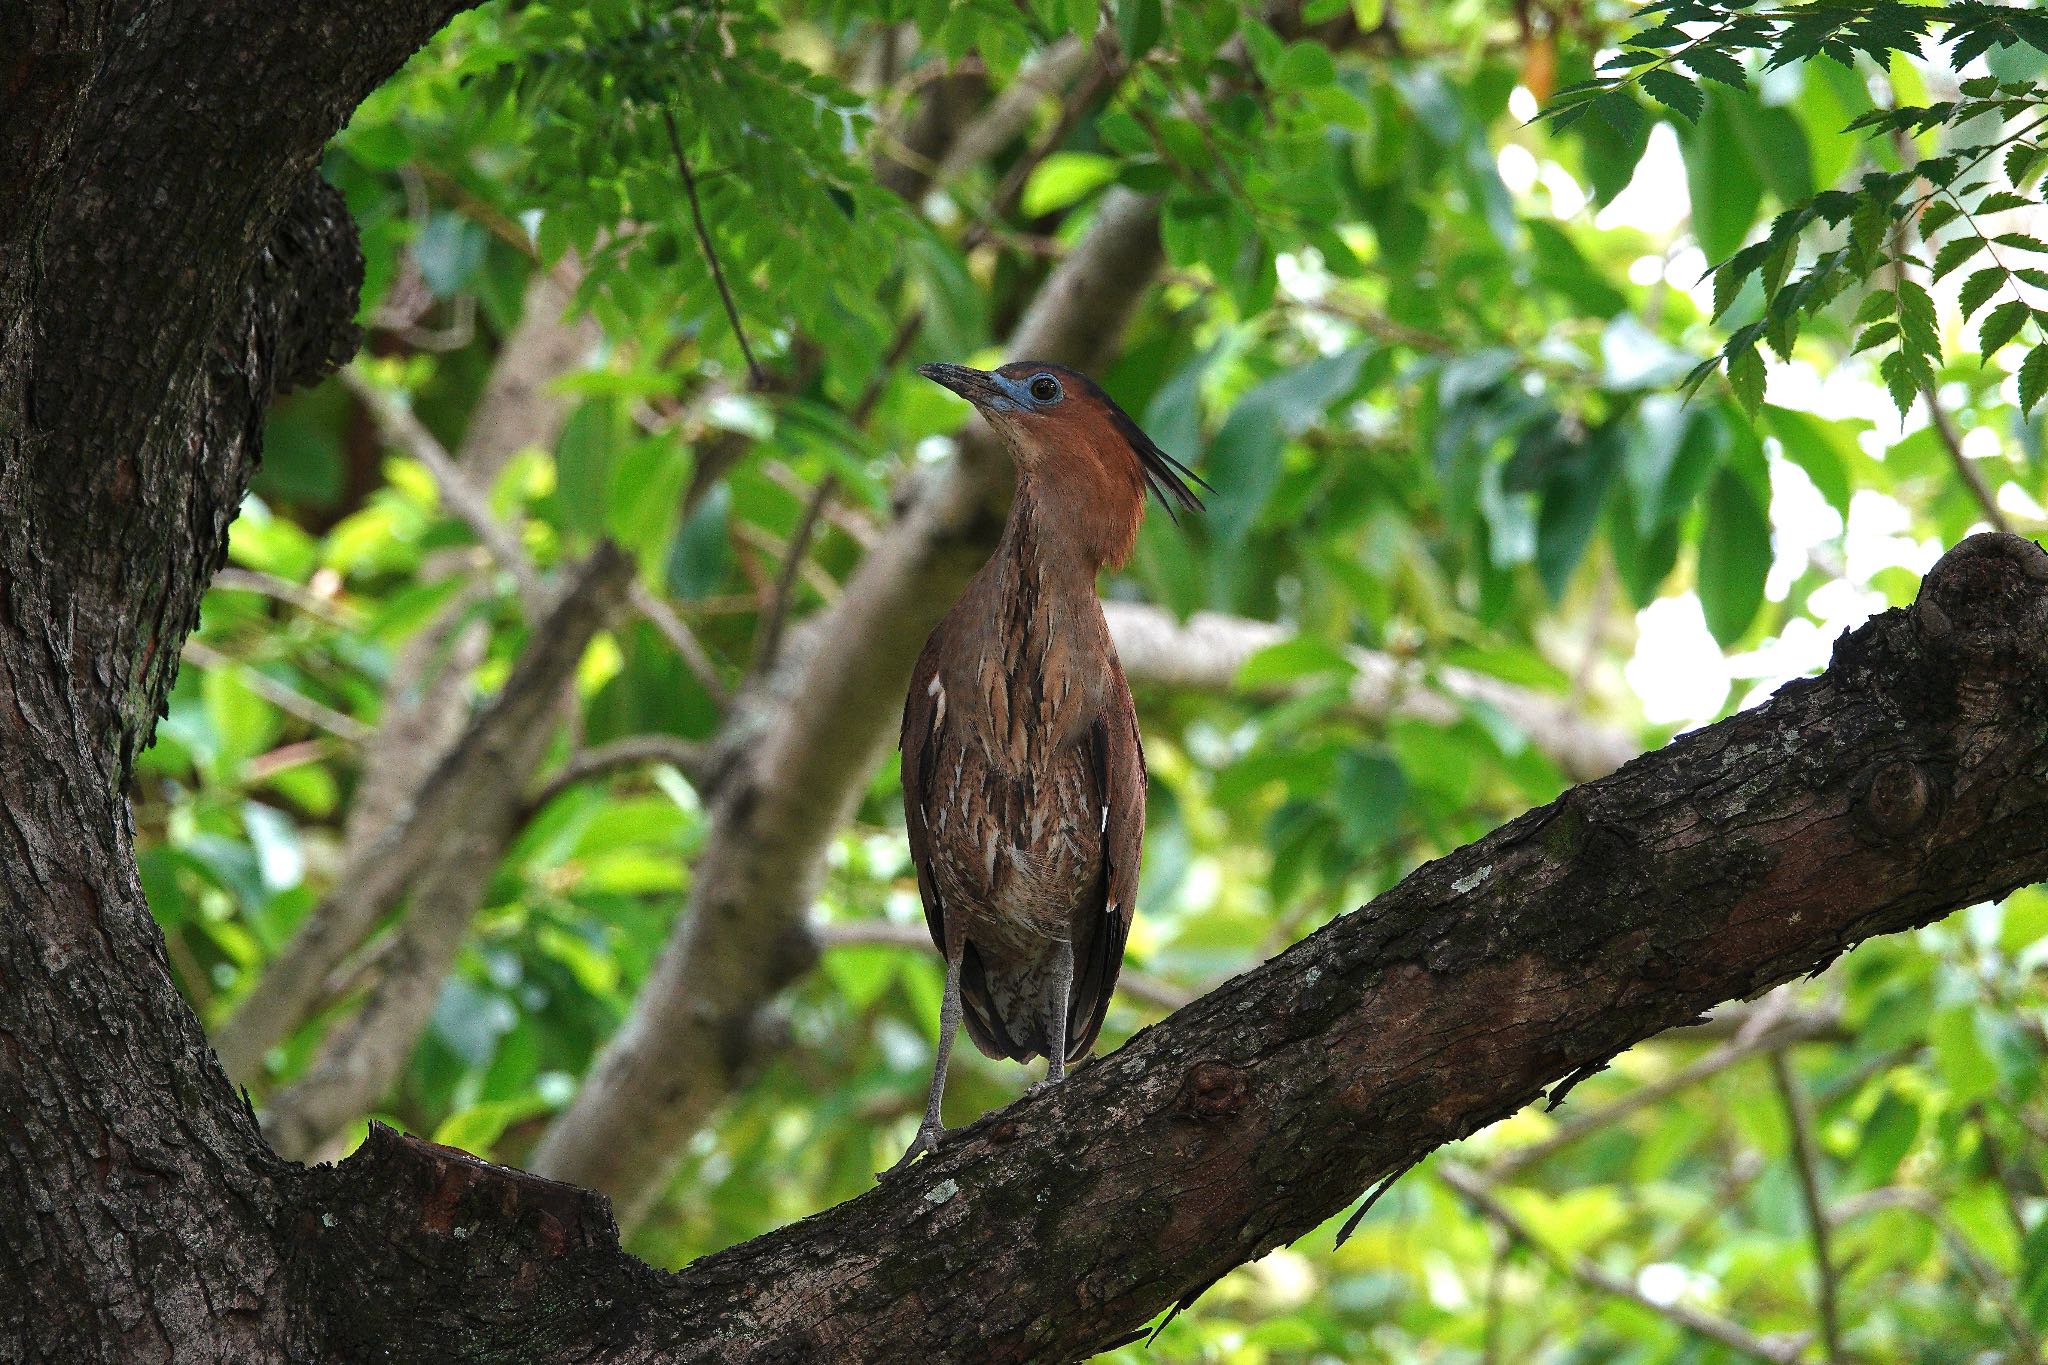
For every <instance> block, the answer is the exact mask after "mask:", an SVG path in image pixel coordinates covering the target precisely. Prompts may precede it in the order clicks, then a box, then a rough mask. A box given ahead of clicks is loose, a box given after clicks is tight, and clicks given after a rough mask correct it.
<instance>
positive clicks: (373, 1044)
mask: <svg viewBox="0 0 2048 1365" xmlns="http://www.w3.org/2000/svg"><path fill="white" fill-rule="evenodd" d="M631 574H632V562H631V561H630V560H628V559H627V558H626V556H625V555H623V554H621V553H620V552H619V551H618V550H616V549H615V548H613V547H612V546H610V545H608V544H607V545H604V546H601V547H599V549H598V550H597V551H596V553H594V554H593V555H591V557H590V558H589V559H588V560H587V561H585V563H584V564H583V565H582V566H581V567H580V568H579V569H578V571H577V572H576V574H575V576H574V577H573V578H572V579H571V580H570V583H569V585H568V587H567V589H566V590H565V591H564V592H563V594H562V596H561V598H560V600H559V601H558V602H556V604H555V606H554V607H553V609H552V610H550V611H549V612H548V614H547V616H546V617H545V618H543V619H542V621H541V622H540V623H539V624H538V625H537V626H535V627H534V631H533V636H532V638H531V639H530V640H529V641H528V642H527V645H526V648H525V649H524V650H522V651H521V652H520V655H519V659H518V662H517V663H515V664H514V665H513V668H512V675H511V676H510V677H509V678H507V679H506V680H505V687H504V690H503V691H502V692H501V693H500V694H499V696H498V697H497V699H496V701H495V702H494V703H493V704H492V706H491V707H490V708H489V709H488V710H486V711H485V712H484V714H483V715H482V716H480V717H479V718H478V724H477V726H475V727H473V728H472V730H471V732H470V734H469V735H467V736H465V738H464V741H463V743H462V745H461V747H460V748H458V749H457V751H456V756H457V757H458V758H466V759H467V760H468V761H467V762H466V763H463V764H462V765H461V766H460V767H459V768H458V769H455V770H454V771H453V772H452V773H450V770H449V769H447V768H444V769H443V770H442V773H449V774H450V775H449V776H447V777H443V776H442V773H437V774H436V778H437V780H438V781H439V784H440V787H439V793H440V795H441V798H442V804H443V805H444V806H447V807H452V808H454V809H456V810H458V811H459V812H460V816H459V818H458V819H455V820H450V821H447V822H445V823H441V824H440V825H438V827H437V830H436V837H435V838H434V840H433V842H432V843H431V844H430V845H428V846H427V847H425V848H424V849H422V850H420V851H419V853H418V855H417V856H416V857H415V858H414V859H413V860H412V863H413V865H412V866H411V867H410V868H408V876H407V880H408V881H409V882H411V883H412V884H413V891H412V898H411V903H410V905H409V906H408V907H407V911H406V914H405V916H404V918H403V919H402V920H401V921H400V923H399V925H398V927H397V928H396V929H395V930H394V931H393V932H394V934H395V935H396V941H395V944H394V947H393V949H392V951H391V952H389V953H387V954H384V955H383V958H382V961H381V964H380V965H381V967H382V971H381V972H380V974H379V976H378V979H377V982H376V984H375V986H373V987H372V988H371V991H370V996H369V999H368V1000H366V1001H365V1002H364V1004H363V1006H362V1008H361V1009H360V1010H358V1011H357V1012H356V1013H355V1014H354V1016H353V1017H351V1018H350V1019H348V1020H347V1021H346V1022H345V1023H343V1024H341V1025H340V1026H338V1027H337V1028H336V1029H334V1030H333V1031H332V1032H331V1033H330V1034H329V1035H328V1036H327V1037H326V1039H324V1040H323V1041H322V1043H321V1046H320V1050H319V1053H318V1054H317V1055H316V1056H315V1058H314V1060H313V1062H312V1064H311V1065H310V1066H308V1067H307V1069H306V1071H305V1073H304V1074H303V1075H301V1076H300V1077H299V1078H298V1079H297V1080H295V1081H294V1082H292V1084H291V1085H289V1086H287V1087H286V1088H285V1089H283V1090H281V1091H279V1092H278V1093H277V1094H276V1095H275V1096H273V1097H272V1098H271V1100H270V1103H269V1104H268V1105H266V1106H265V1112H264V1116H263V1129H264V1133H265V1135H266V1136H267V1137H268V1138H269V1139H270V1142H271V1145H272V1146H273V1147H275V1148H276V1149H277V1150H278V1151H279V1152H280V1153H282V1154H283V1155H285V1156H289V1157H295V1158H296V1157H304V1156H306V1155H308V1154H309V1153H311V1152H312V1151H314V1150H315V1149H316V1148H317V1147H318V1146H319V1145H320V1144H321V1143H322V1142H324V1141H325V1140H327V1139H328V1138H330V1137H332V1136H333V1135H334V1134H335V1133H337V1132H339V1131H340V1130H341V1129H342V1128H344V1127H345V1126H347V1125H348V1124H349V1123H351V1122H353V1121H354V1120H355V1119H357V1118H358V1117H360V1116H361V1115H362V1114H364V1113H366V1112H368V1110H369V1109H370V1108H371V1107H372V1106H374V1105H375V1104H376V1102H377V1100H378V1099H379V1098H380V1097H382V1096H383V1094H384V1092H385V1091H386V1090H388V1089H390V1087H391V1084H392V1082H394V1081H395V1080H396V1079H397V1078H398V1074H399V1072H400V1070H401V1069H403V1067H404V1066H405V1063H406V1059H407V1058H409V1057H411V1056H412V1050H413V1047H414V1046H415V1045H416V1044H417V1043H418V1042H419V1037H420V1034H421V1032H422V1031H424V1030H425V1028H426V1026H427V1020H428V1018H429V1016H431V1015H432V1013H433V1009H434V1001H435V1000H436V999H437V998H438V997H439V996H440V993H441V983H442V982H443V981H444V980H445V979H446V978H447V975H448V972H449V970H450V969H451V968H452V967H453V966H454V965H455V957H456V954H457V953H458V952H460V951H461V948H462V939H463V936H464V935H465V934H466V933H467V932H468V930H469V923H470V920H471V919H472V918H474V917H475V915H476V912H477V909H478V907H479V906H480V905H482V903H483V897H484V892H485V890H486V888H488V887H489V885H490V880H491V875H492V873H493V872H495V871H496V869H497V866H498V863H499V861H500V860H501V859H502V858H503V857H504V853H505V848H506V846H507V845H508V844H510V843H511V841H512V836H513V835H514V834H515V833H516V832H517V831H518V829H519V827H520V824H521V823H522V817H523V816H524V814H525V811H526V802H525V792H526V789H527V787H528V785H529V784H530V782H531V781H532V777H533V773H534V771H535V769H537V768H538V767H539V766H540V762H541V759H542V758H543V757H544V756H545V755H546V753H547V750H548V745H549V742H550V740H551V739H552V737H553V734H554V726H552V725H550V724H547V723H546V722H547V719H548V717H549V716H550V714H551V713H552V712H553V710H554V708H555V705H556V703H557V700H558V699H559V698H560V697H561V695H562V693H563V691H564V689H566V688H567V687H569V686H570V684H571V683H572V682H573V681H574V679H575V676H576V665H577V664H578V663H579V662H580V661H581V660H582V658H583V651H584V650H585V649H586V648H587V647H588V646H589V644H590V641H591V637H593V636H594V635H596V634H597V632H598V631H600V630H602V629H604V628H605V626H606V625H607V624H608V623H609V622H610V620H611V619H612V618H613V617H614V616H615V615H616V614H617V612H618V610H619V608H620V607H621V605H622V604H623V602H624V599H625V589H626V583H627V580H628V578H629V577H630V575H631ZM394 861H395V860H394ZM280 960H282V959H280ZM269 985H270V981H269V978H268V977H266V978H265V979H264V982H263V983H262V985H261V986H260V987H259V989H267V988H269ZM245 1009H246V1006H245ZM240 1017H241V1016H240V1015H239V1014H238V1015H237V1018H240ZM225 1055H226V1052H225V1049H223V1056H225Z"/></svg>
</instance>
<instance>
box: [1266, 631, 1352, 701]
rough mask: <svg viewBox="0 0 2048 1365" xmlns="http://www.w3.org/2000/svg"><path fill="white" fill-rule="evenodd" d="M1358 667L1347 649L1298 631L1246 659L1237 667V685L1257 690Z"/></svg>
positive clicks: (1348, 673)
mask: <svg viewBox="0 0 2048 1365" xmlns="http://www.w3.org/2000/svg"><path fill="white" fill-rule="evenodd" d="M1356 671H1357V666H1356V665H1355V664H1353V663H1352V662H1351V660H1350V658H1349V657H1347V656H1346V655H1345V653H1344V651H1342V650H1340V649H1338V648H1337V646H1335V645H1334V644H1331V643H1330V642H1329V641H1328V640H1325V639H1322V638H1320V637H1318V636H1314V635H1296V636H1294V637H1293V638H1291V639H1287V640H1282V641H1280V642H1279V643H1278V644H1271V645H1267V646H1266V647H1265V648H1264V649H1262V650H1260V651H1258V653H1256V654H1254V655H1252V656H1251V657H1250V658H1249V659H1246V660H1245V661H1244V663H1243V664H1241V665H1239V667H1238V670H1237V678H1236V686H1238V687H1242V688H1245V689H1247V690H1251V691H1256V690H1258V689H1260V688H1267V687H1276V686H1279V685H1280V684H1283V683H1291V682H1299V681H1300V680H1301V679H1303V678H1307V677H1313V676H1315V675H1316V674H1319V673H1339V674H1342V675H1344V676H1347V677H1348V676H1349V675H1351V674H1352V673H1355V672H1356Z"/></svg>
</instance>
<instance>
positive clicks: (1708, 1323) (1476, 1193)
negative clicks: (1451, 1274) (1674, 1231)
mask: <svg viewBox="0 0 2048 1365" xmlns="http://www.w3.org/2000/svg"><path fill="white" fill-rule="evenodd" d="M1436 1173H1437V1178H1438V1179H1440V1180H1442V1181H1443V1182H1444V1184H1446V1185H1448V1186H1450V1187H1451V1188H1452V1189H1453V1190H1455V1191H1457V1193H1458V1194H1459V1195H1460V1196H1461V1197H1462V1198H1463V1199H1464V1200H1465V1202H1466V1203H1468V1204H1470V1205H1471V1206H1472V1207H1473V1208H1474V1209H1475V1210H1477V1211H1478V1212H1479V1213H1480V1214H1481V1215H1482V1216H1483V1217H1486V1218H1488V1219H1491V1220H1492V1221H1493V1222H1495V1223H1497V1224H1498V1225H1499V1226H1500V1227H1501V1229H1502V1230H1503V1231H1505V1232H1506V1233H1507V1234H1508V1235H1509V1236H1510V1237H1512V1238H1514V1239H1515V1240H1516V1241H1518V1242H1520V1243H1522V1244H1523V1245H1524V1246H1526V1247H1528V1248H1529V1249H1530V1250H1532V1251H1534V1252H1535V1253H1536V1254H1537V1255H1539V1256H1541V1257H1542V1258H1543V1259H1544V1260H1546V1261H1548V1262H1550V1264H1551V1265H1553V1266H1555V1267H1556V1268H1557V1269H1558V1270H1560V1271H1562V1272H1564V1273H1565V1274H1566V1275H1569V1276H1571V1277H1572V1278H1573V1279H1575V1280H1577V1281H1579V1283H1581V1284H1583V1285H1586V1286H1587V1287H1588V1288H1591V1289H1595V1290H1598V1291H1599V1292H1600V1293H1602V1294H1610V1295H1613V1296H1614V1297H1615V1298H1619V1299H1627V1300H1628V1301H1629V1302H1630V1303H1634V1304H1638V1305H1640V1306H1642V1307H1644V1308H1647V1309H1649V1310H1650V1311H1651V1312H1652V1313H1655V1314H1657V1315H1658V1316H1660V1317H1662V1318H1665V1319H1667V1320H1668V1321H1671V1322H1674V1323H1677V1324H1678V1325H1679V1326H1680V1327H1683V1328H1685V1329H1686V1330H1687V1331H1690V1332H1694V1333H1697V1334H1698V1335H1700V1336H1703V1337H1706V1338H1708V1339H1709V1340H1711V1341H1718V1342H1720V1343H1721V1344H1722V1345H1723V1346H1726V1347H1727V1348H1728V1349H1730V1350H1732V1351H1737V1352H1740V1353H1741V1354H1743V1355H1746V1356H1749V1357H1751V1358H1752V1359H1755V1360H1761V1361H1764V1362H1766V1363H1767V1365H1798V1362H1799V1360H1800V1357H1801V1356H1803V1355H1804V1354H1805V1352H1806V1338H1805V1337H1803V1336H1798V1337H1782V1336H1778V1337H1765V1336H1759V1335H1758V1334H1756V1333H1755V1332H1752V1331H1750V1330H1749V1329H1748V1328H1746V1327H1743V1326H1741V1325H1739V1324H1737V1323H1734V1322H1730V1321H1729V1320H1728V1319H1726V1318H1723V1317H1718V1316H1716V1315H1715V1314H1712V1313H1709V1312H1707V1311H1706V1310H1705V1309H1703V1308H1695V1307H1694V1306H1692V1305H1691V1304H1688V1303H1664V1302H1661V1301H1659V1300H1657V1299H1653V1298H1651V1297H1650V1296H1649V1295H1648V1294H1645V1293H1644V1292H1643V1291H1642V1290H1641V1289H1639V1288H1637V1287H1636V1283H1635V1281H1634V1280H1632V1279H1629V1278H1627V1277H1625V1276H1622V1275H1617V1274H1615V1273H1614V1272H1612V1271H1610V1270H1608V1269H1606V1268H1605V1267H1603V1266H1600V1265H1597V1264H1595V1263H1594V1262H1593V1261H1591V1260H1589V1259H1587V1258H1586V1257H1584V1256H1576V1255H1573V1254H1571V1253H1569V1252H1564V1251H1559V1250H1558V1249H1557V1248H1555V1247H1553V1246H1551V1245H1550V1244H1549V1243H1548V1242H1545V1241H1543V1240H1542V1239H1541V1238H1539V1237H1537V1236H1536V1235H1535V1233H1533V1232H1531V1231H1530V1230H1529V1227H1528V1225H1527V1224H1525V1223H1524V1222H1522V1220H1521V1219H1520V1218H1518V1217H1516V1216H1515V1214H1514V1212H1513V1210H1511V1209H1509V1208H1508V1206H1507V1205H1506V1204H1505V1203H1503V1202H1502V1201H1501V1199H1500V1196H1499V1195H1497V1194H1495V1193H1494V1191H1493V1188H1492V1186H1490V1185H1489V1184H1487V1182H1486V1181H1485V1179H1483V1178H1482V1177H1481V1176H1480V1175H1479V1174H1478V1172H1476V1171H1471V1170H1467V1169H1466V1168H1464V1167H1462V1166H1459V1165H1457V1164H1455V1163H1453V1162H1449V1161H1445V1162H1439V1163H1438V1165H1437V1167H1436Z"/></svg>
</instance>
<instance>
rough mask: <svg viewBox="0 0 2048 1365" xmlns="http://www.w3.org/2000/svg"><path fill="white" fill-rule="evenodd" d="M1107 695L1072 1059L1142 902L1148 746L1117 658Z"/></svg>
mask: <svg viewBox="0 0 2048 1365" xmlns="http://www.w3.org/2000/svg"><path fill="white" fill-rule="evenodd" d="M1109 667H1110V670H1111V679H1110V687H1109V689H1108V691H1109V695H1108V696H1107V697H1106V698H1105V699H1104V702H1103V707H1102V714H1101V715H1100V716H1098V717H1097V718H1096V721H1095V725H1094V727H1093V728H1092V729H1091V730H1090V732H1089V736H1088V746H1089V758H1090V761H1091V764H1092V767H1093V770H1094V774H1095V786H1096V791H1097V792H1098V793H1099V799H1100V802H1101V805H1100V808H1099V810H1098V811H1097V814H1096V818H1097V820H1098V822H1099V824H1098V829H1099V831H1100V834H1101V838H1102V895H1101V897H1100V898H1096V897H1088V898H1086V899H1085V900H1084V902H1083V906H1082V908H1081V910H1080V911H1079V922H1078V923H1076V924H1075V926H1074V989H1073V994H1072V995H1071V996H1070V997H1069V1005H1068V1008H1067V1060H1068V1061H1070V1062H1071V1061H1075V1060H1078V1059H1079V1058H1081V1057H1084V1056H1086V1055H1087V1053H1088V1049H1089V1048H1091V1047H1093V1046H1095V1035H1096V1034H1098V1033H1100V1032H1101V1031H1102V1019H1103V1016H1104V1015H1105V1014H1107V1013H1108V1012H1109V997H1110V995H1111V993H1112V992H1114V991H1115V990H1116V978H1117V974H1118V973H1119V972H1121V971H1122V970H1123V965H1124V942H1125V940H1126V939H1128V938H1129V937H1130V933H1131V916H1132V915H1133V914H1134V913H1135V912H1136V910H1137V903H1138V857H1139V852H1140V850H1141V848H1142V846H1143V844H1144V842H1145V748H1144V745H1143V744H1142V743H1141V742H1140V741H1139V739H1138V713H1137V710H1136V708H1135V707H1133V706H1132V705H1131V689H1130V686H1129V685H1128V684H1127V683H1125V681H1124V672H1123V669H1122V667H1121V666H1119V665H1118V664H1117V662H1116V660H1115V659H1114V658H1112V659H1111V660H1110V664H1109Z"/></svg>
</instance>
